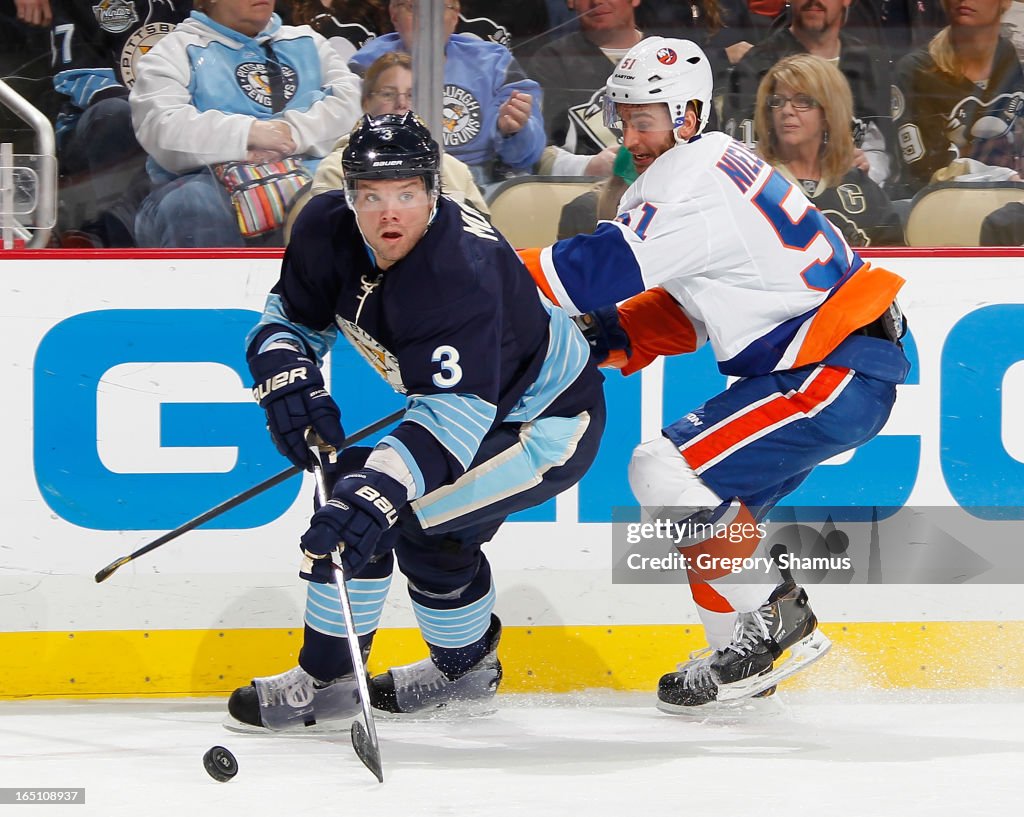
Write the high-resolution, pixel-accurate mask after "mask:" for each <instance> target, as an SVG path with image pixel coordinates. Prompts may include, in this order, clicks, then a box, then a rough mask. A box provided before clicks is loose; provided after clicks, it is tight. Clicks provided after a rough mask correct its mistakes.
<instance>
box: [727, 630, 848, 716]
mask: <svg viewBox="0 0 1024 817" xmlns="http://www.w3.org/2000/svg"><path fill="white" fill-rule="evenodd" d="M830 649H832V642H831V641H829V639H828V636H826V635H825V634H824V633H823V632H822V631H821V630H815V631H814V632H813V633H811V634H810V635H809V636H807V638H805V639H804V640H803V641H798V642H797V643H796V644H794V645H793V646H792V647H790V651H789V658H787V659H786V660H785V661H783V662H782V663H781V664H779V665H778V666H776V667H773V668H772V670H771V671H770V672H766V673H765V674H763V675H755V676H753V677H752V678H744V679H743V680H742V681H736V682H735V683H732V684H722V685H721V686H719V687H718V700H719V701H720V702H725V701H735V700H739V699H741V698H749V697H750V696H751V695H756V694H757V693H758V692H762V691H764V690H766V689H768V687H770V686H772V685H774V684H778V683H781V682H782V681H784V680H786V679H787V678H789V676H791V675H795V674H796V673H798V672H800V671H801V670H804V669H807V667H809V666H810V665H811V664H813V663H814V662H815V661H817V660H818V659H820V658H824V657H825V653H827V652H828V651H829V650H830Z"/></svg>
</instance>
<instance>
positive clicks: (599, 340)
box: [573, 305, 633, 366]
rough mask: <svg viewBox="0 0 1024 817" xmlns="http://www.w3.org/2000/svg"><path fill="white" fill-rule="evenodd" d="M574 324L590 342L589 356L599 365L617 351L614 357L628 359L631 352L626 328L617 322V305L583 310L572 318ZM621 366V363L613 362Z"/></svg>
mask: <svg viewBox="0 0 1024 817" xmlns="http://www.w3.org/2000/svg"><path fill="white" fill-rule="evenodd" d="M573 320H574V321H576V325H577V326H578V327H579V328H580V331H582V332H583V337H585V338H586V339H587V343H589V344H590V356H591V357H592V358H594V362H595V363H596V364H597V365H598V366H600V365H602V364H605V363H606V362H607V361H608V359H609V357H612V356H613V353H615V352H618V353H619V354H618V355H616V356H615V357H616V358H620V359H621V358H622V356H623V355H625V358H626V359H627V360H628V359H629V356H630V355H631V354H632V353H633V349H632V346H631V344H630V342H629V336H628V335H627V334H626V330H625V329H623V328H622V326H621V325H620V324H619V309H618V307H617V306H614V305H613V306H603V307H601V308H600V309H595V310H594V311H593V312H584V313H583V314H582V315H577V316H576V317H575V318H573ZM615 365H618V366H621V365H622V364H621V363H618V364H615Z"/></svg>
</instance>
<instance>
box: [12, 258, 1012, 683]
mask: <svg viewBox="0 0 1024 817" xmlns="http://www.w3.org/2000/svg"><path fill="white" fill-rule="evenodd" d="M277 258H278V257H277V255H276V254H275V253H273V252H257V253H249V254H238V253H233V254H209V253H185V252H182V253H178V254H175V255H174V256H166V255H164V256H161V255H159V254H155V253H154V254H152V255H149V256H147V255H146V254H135V255H131V256H128V255H123V254H117V253H106V254H103V253H96V254H89V253H82V254H80V255H79V256H76V257H72V258H69V257H68V256H66V255H63V256H61V257H60V260H59V261H58V260H57V258H56V257H55V256H54V255H52V254H46V253H43V254H40V255H36V256H33V257H31V258H27V257H24V256H18V255H8V256H6V257H5V258H4V259H3V261H2V263H0V275H2V276H3V284H4V291H5V294H6V297H5V318H6V324H7V327H8V329H7V331H5V333H4V334H5V338H4V344H3V351H2V358H0V359H2V364H0V365H2V372H3V376H4V378H5V381H6V389H5V399H4V400H3V401H2V403H0V418H2V421H3V425H2V427H3V428H4V430H5V452H4V454H5V456H4V457H3V458H2V464H0V474H2V476H0V480H2V483H0V496H2V497H3V499H2V502H3V506H2V510H3V519H4V526H3V529H2V532H0V599H2V601H0V631H2V632H0V697H23V696H32V695H45V696H56V697H61V696H76V695H83V696H96V695H145V694H159V695H167V694H220V693H223V692H224V691H227V690H230V689H231V688H233V687H234V686H235V685H237V684H238V683H240V682H244V681H245V680H248V678H250V677H252V676H253V675H261V674H267V673H270V672H276V671H278V670H281V669H285V668H287V667H288V666H291V665H293V664H294V660H295V654H296V653H297V650H298V646H299V639H300V636H301V629H291V630H290V629H289V628H297V627H299V626H300V621H301V614H302V608H303V598H304V597H303V592H304V591H303V587H302V585H301V583H300V582H299V581H298V580H297V578H296V577H295V569H296V555H297V549H296V548H295V544H296V540H297V534H298V533H299V532H300V531H301V530H302V529H303V528H304V525H305V520H306V518H307V516H308V513H309V503H310V499H309V497H310V493H311V486H310V484H308V480H307V484H303V481H302V479H300V478H295V479H292V480H290V481H288V482H286V483H285V484H283V485H282V486H280V487H279V488H277V489H275V490H273V491H270V492H267V493H266V494H264V495H262V496H260V497H258V498H256V499H254V500H252V501H251V502H249V503H246V505H244V506H242V507H240V508H239V509H237V510H236V511H233V512H232V513H231V514H229V515H226V516H225V517H223V518H221V519H220V520H218V521H217V522H216V523H211V526H209V527H208V528H207V529H203V530H199V531H194V532H192V533H189V534H187V535H185V536H184V537H182V538H181V539H179V540H177V541H175V542H173V543H171V544H168V545H166V546H164V547H162V548H160V549H159V550H157V551H155V552H154V553H152V554H149V555H147V556H144V557H142V558H140V559H139V560H137V561H136V562H133V563H132V564H130V565H127V566H125V567H122V568H121V569H120V570H119V571H118V572H117V573H116V574H115V575H114V576H113V577H112V578H111V579H109V580H108V581H107V582H105V583H104V584H102V585H96V584H95V583H94V582H93V580H92V576H93V574H94V573H95V572H96V571H97V570H98V569H100V568H101V567H103V566H104V565H106V564H108V563H109V562H111V561H112V560H114V559H115V558H117V557H119V556H122V555H125V554H128V553H130V552H132V551H134V550H136V549H137V548H139V547H141V546H142V545H144V544H145V543H147V542H148V541H150V540H152V539H153V538H155V537H156V536H158V535H160V534H161V533H163V532H165V531H167V530H170V529H172V528H174V527H176V526H177V525H179V524H181V523H182V522H184V521H186V520H188V519H190V518H192V517H194V516H196V515H198V514H199V513H201V512H202V511H204V510H206V509H207V508H209V507H211V506H213V505H215V504H217V503H218V502H221V501H222V500H224V499H226V498H228V497H230V496H232V495H234V494H236V493H238V492H240V491H242V490H245V489H246V488H248V487H249V486H251V485H253V484H255V483H257V482H259V481H261V480H262V479H265V478H266V477H268V476H270V475H272V474H275V473H277V472H278V471H280V470H283V468H285V467H286V466H287V463H286V462H285V461H284V460H282V459H281V458H280V457H279V456H278V455H277V454H276V452H274V450H273V448H272V447H271V446H270V444H269V442H268V441H267V439H266V431H265V428H264V421H263V417H262V413H261V412H260V410H259V408H258V407H257V406H255V405H254V404H253V402H252V400H251V398H250V396H249V393H248V390H247V388H246V384H247V382H248V374H247V372H246V370H245V363H244V356H243V348H242V347H243V339H244V337H245V333H246V331H247V330H248V328H249V327H250V326H251V325H252V323H253V322H254V321H255V319H256V317H257V316H258V314H259V312H260V310H261V308H262V303H263V299H264V297H265V294H266V291H267V290H268V289H269V287H270V286H271V285H272V283H273V281H274V280H275V279H276V275H277V265H278V261H277ZM872 260H873V261H874V262H875V263H879V264H884V265H886V266H889V267H891V268H892V269H893V270H895V271H897V272H899V273H900V274H902V275H903V276H904V277H906V278H907V280H908V284H907V286H906V287H905V289H904V293H903V294H902V295H901V302H902V303H903V305H904V307H905V309H906V311H907V313H908V314H909V315H910V318H911V327H912V329H913V341H912V343H911V344H910V347H909V348H910V352H911V356H912V358H913V359H914V362H915V369H914V372H913V374H912V377H911V380H910V382H909V383H908V384H907V385H906V386H903V387H901V394H900V399H899V401H898V402H897V406H896V409H895V411H894V413H893V416H892V418H891V419H890V422H889V423H888V425H887V426H886V428H885V429H884V430H883V431H882V434H881V435H880V436H879V438H878V440H876V441H875V442H873V443H872V444H871V445H872V446H873V448H871V449H870V450H864V451H862V452H858V453H857V454H856V455H854V456H853V457H852V458H846V459H844V460H842V461H837V462H835V463H829V464H826V465H823V466H821V468H819V469H818V470H817V471H816V472H815V475H814V476H812V478H811V480H809V481H808V484H807V485H805V486H804V488H802V489H801V490H802V491H803V492H804V497H803V501H804V502H808V503H811V502H812V501H813V499H814V497H815V496H822V497H827V498H828V499H829V501H837V498H838V501H841V502H846V503H849V504H861V505H866V506H870V505H884V506H896V507H899V506H921V507H933V506H942V507H945V506H957V505H963V506H967V505H990V506H1001V507H1005V508H1007V509H1010V510H1009V511H1008V513H1009V515H1010V516H1011V517H1012V518H1014V519H1016V518H1017V517H1016V516H1014V514H1015V513H1016V511H1015V510H1014V509H1020V508H1022V507H1024V425H1021V424H1020V423H1017V422H1015V421H1014V422H1011V421H1010V420H1011V418H1016V417H1020V416H1022V408H1024V366H1022V365H1018V364H1019V362H1020V361H1021V360H1024V277H1022V272H1024V270H1022V263H1024V257H1022V254H1021V253H1016V254H1008V253H1005V252H1004V253H1001V254H985V253H984V252H983V251H977V252H975V253H973V254H971V253H967V252H944V253H934V254H929V253H925V252H921V251H917V252H914V251H911V252H906V253H901V254H899V255H898V256H897V255H896V254H895V253H894V254H892V255H890V256H886V257H884V258H882V257H878V258H873V259H872ZM334 358H335V359H333V360H331V361H330V363H329V365H328V366H327V367H326V368H327V373H328V376H329V379H330V381H331V384H332V391H333V393H334V394H335V395H336V397H337V398H338V400H339V403H340V404H341V405H342V409H343V418H344V422H345V426H346V429H347V430H348V431H349V432H350V433H351V432H353V431H355V430H356V429H358V428H360V427H362V426H364V425H366V424H368V423H370V422H372V421H373V420H375V419H377V418H378V417H380V416H383V415H386V414H388V413H389V412H391V411H393V410H394V409H395V408H398V407H400V405H401V402H400V401H399V399H398V398H397V397H396V396H395V395H393V394H391V393H390V392H389V390H388V389H387V388H386V387H385V386H384V384H383V383H382V382H380V381H379V380H378V379H377V378H376V375H375V374H374V373H373V372H372V371H371V370H370V369H369V367H366V366H365V364H363V363H362V362H361V361H359V360H357V359H355V357H354V355H353V354H351V353H349V352H348V350H339V354H336V355H335V356H334ZM724 385H725V381H724V379H723V378H722V377H721V376H720V375H718V374H717V372H716V370H715V369H714V366H713V361H712V360H711V357H710V354H709V353H708V350H703V351H702V352H700V353H699V354H697V355H694V356H692V357H691V358H682V359H674V360H672V361H670V362H669V363H667V364H664V365H662V364H661V363H659V364H656V365H655V366H652V367H651V368H650V370H649V371H646V372H644V373H643V375H642V376H635V377H631V378H628V379H624V378H621V377H620V376H619V375H617V374H613V375H612V376H611V377H610V378H609V382H608V386H607V394H608V399H609V408H610V412H609V416H610V422H609V429H610V432H609V433H608V434H607V435H606V438H605V441H604V443H603V445H602V451H601V454H600V457H599V460H598V462H597V463H596V464H595V466H594V468H593V469H592V471H591V472H590V473H589V474H588V475H587V477H586V478H585V479H584V480H583V482H582V483H581V485H580V486H579V488H578V489H577V490H574V491H572V492H569V493H567V494H566V495H564V496H562V497H560V498H559V499H558V501H557V502H552V503H549V504H548V505H546V506H544V507H541V508H539V509H535V510H534V511H531V512H529V513H528V514H525V515H523V516H522V517H518V518H516V519H514V520H513V521H510V522H509V523H508V524H507V525H506V526H505V528H504V529H503V530H502V531H501V532H500V534H499V536H498V537H497V538H496V540H495V541H494V542H493V543H491V544H490V545H489V546H488V555H489V557H490V559H491V561H492V565H493V567H494V574H495V581H496V584H497V586H498V590H499V599H498V605H497V612H498V613H499V615H501V617H502V619H503V621H504V622H505V625H506V631H505V636H504V639H503V649H502V655H503V661H504V662H505V667H506V682H505V683H506V688H508V689H509V690H514V691H565V690H571V689H579V688H586V687H612V688H616V689H650V688H651V686H652V684H653V682H654V681H655V680H656V678H657V676H658V675H660V674H661V673H662V672H664V671H665V670H666V669H670V668H671V667H672V665H673V664H674V663H675V662H676V661H678V660H681V659H682V658H684V657H685V655H686V653H687V652H688V651H689V650H691V649H696V648H697V647H699V646H701V645H702V643H703V641H702V636H701V634H700V629H699V627H698V626H696V617H695V615H694V613H693V610H692V602H690V600H689V597H688V595H689V594H688V591H687V590H686V588H685V587H679V586H669V587H664V586H657V587H652V586H643V585H620V584H616V585H613V584H611V581H610V566H611V555H610V536H611V525H610V521H611V514H612V509H613V508H616V507H620V506H625V505H629V504H631V500H630V496H629V490H628V485H627V484H626V480H625V465H626V462H627V461H628V457H629V452H630V450H631V449H632V447H633V446H634V445H635V444H636V443H637V442H639V441H640V440H641V439H645V438H649V437H651V436H653V435H655V434H656V433H657V430H658V428H659V427H660V426H661V425H662V424H663V423H664V422H667V421H670V420H672V419H675V418H676V417H678V416H680V415H681V414H684V413H686V411H688V410H690V409H691V408H693V407H694V406H696V405H698V404H699V403H700V402H701V401H702V400H703V399H704V398H706V397H708V396H710V395H711V394H714V393H715V392H716V391H718V390H720V389H721V388H722V387H723V386H724ZM1022 595H1024V594H1021V593H1020V592H1019V587H1018V586H1017V585H1013V584H1002V585H995V584H993V585H982V584H977V583H974V584H970V583H969V584H965V585H955V584H953V585H950V584H932V585H915V586H912V587H899V586H873V587H868V586H864V585H850V586H845V587H842V586H828V585H822V586H821V587H817V588H814V589H813V591H812V599H813V603H814V606H815V609H816V611H817V612H818V614H819V616H820V617H821V619H822V620H823V621H824V622H826V624H825V627H824V629H825V631H826V632H827V633H828V634H829V636H830V637H831V638H832V639H833V641H834V642H835V644H836V650H835V651H834V654H833V656H832V657H830V658H829V659H828V660H827V661H825V662H822V664H821V665H820V668H815V669H814V670H813V671H812V672H810V673H807V678H806V680H800V679H797V680H795V681H794V682H793V683H794V684H798V683H810V684H815V685H820V684H828V685H836V686H844V685H854V686H858V685H860V686H880V687H923V688H953V687H958V686H965V687H985V686H996V687H1015V686H1017V687H1019V686H1024V669H1022V666H1021V660H1020V659H1019V658H1015V656H1017V655H1019V653H1020V650H1019V644H1020V643H1021V635H1022V634H1024V633H1022V628H1024V598H1022ZM383 627H384V629H383V630H382V633H381V636H380V638H379V641H378V644H377V646H376V648H375V654H374V666H376V667H383V666H386V665H389V664H393V663H396V662H403V661H407V660H415V659H416V658H418V657H421V656H422V655H423V654H424V647H423V645H422V642H421V641H420V640H419V637H418V634H417V632H416V630H415V629H414V621H413V618H412V615H411V612H410V610H409V607H408V603H407V600H406V598H405V593H404V589H403V587H402V586H401V581H400V579H399V580H396V582H395V586H394V587H393V588H392V592H391V595H390V597H389V601H388V605H387V607H386V609H385V615H384V621H383ZM974 667H980V668H981V669H980V670H977V669H974Z"/></svg>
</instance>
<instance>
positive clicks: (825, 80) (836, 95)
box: [754, 54, 854, 187]
mask: <svg viewBox="0 0 1024 817" xmlns="http://www.w3.org/2000/svg"><path fill="white" fill-rule="evenodd" d="M779 84H786V85H788V86H789V87H790V88H792V89H793V90H794V91H795V92H797V93H801V94H807V95H808V96H809V97H811V98H812V99H813V100H814V101H815V102H817V103H818V105H819V106H820V108H821V110H822V112H823V113H824V115H825V134H826V135H827V137H828V140H827V141H824V140H823V143H822V146H821V179H822V181H823V182H824V183H825V185H826V186H828V187H832V186H833V185H835V184H837V183H838V182H839V180H840V179H842V178H843V176H845V175H846V173H847V171H848V170H849V169H850V166H851V165H852V164H853V152H854V144H853V131H852V126H853V95H852V94H851V93H850V84H849V83H848V82H847V81H846V77H844V76H843V74H842V72H841V71H840V70H839V69H838V68H837V67H836V66H835V65H833V64H832V63H831V62H829V61H828V60H824V59H822V58H821V57H815V56H813V55H811V54H794V55H793V56H791V57H786V58H785V59H781V60H779V61H778V62H777V63H775V65H773V66H772V67H771V68H770V69H768V73H767V74H765V75H764V79H762V80H761V84H760V85H759V86H758V87H757V102H756V105H757V107H756V109H755V111H754V137H755V139H757V149H758V152H759V153H760V154H761V155H762V156H763V157H764V158H765V160H766V161H767V162H769V163H770V164H784V162H783V161H782V158H781V157H780V156H779V153H778V146H777V141H776V137H775V128H774V126H773V123H772V112H771V109H770V108H769V107H768V97H769V96H770V95H771V94H773V93H775V89H776V87H777V86H778V85H779Z"/></svg>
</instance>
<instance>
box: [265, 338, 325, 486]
mask: <svg viewBox="0 0 1024 817" xmlns="http://www.w3.org/2000/svg"><path fill="white" fill-rule="evenodd" d="M249 370H250V371H251V372H252V375H253V377H254V378H256V385H255V386H253V390H252V394H253V397H255V398H256V402H258V403H259V404H260V408H262V409H263V410H264V411H265V412H266V413H267V428H268V429H269V430H270V436H271V438H272V439H273V440H274V445H275V446H277V450H278V451H280V452H281V454H282V455H283V456H285V457H287V458H288V459H289V460H291V461H292V463H294V464H295V465H297V466H298V467H299V468H305V469H307V470H309V468H310V464H311V461H310V453H309V448H308V447H307V446H306V429H307V428H309V427H312V428H313V430H314V431H316V433H317V434H318V435H319V436H320V439H322V440H323V441H324V442H325V443H327V444H328V445H332V446H334V447H335V448H341V446H342V445H344V444H345V432H344V431H343V430H342V428H341V412H340V411H339V410H338V405H337V403H335V402H334V400H333V399H332V398H331V395H330V394H328V393H327V389H326V388H324V378H323V375H322V374H320V369H319V368H317V365H316V363H314V362H313V361H312V360H310V359H309V358H308V357H306V356H305V355H302V354H299V353H298V352H295V351H292V350H291V349H270V350H268V351H266V352H261V353H260V354H258V355H256V356H255V357H253V358H252V359H251V360H250V361H249Z"/></svg>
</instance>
